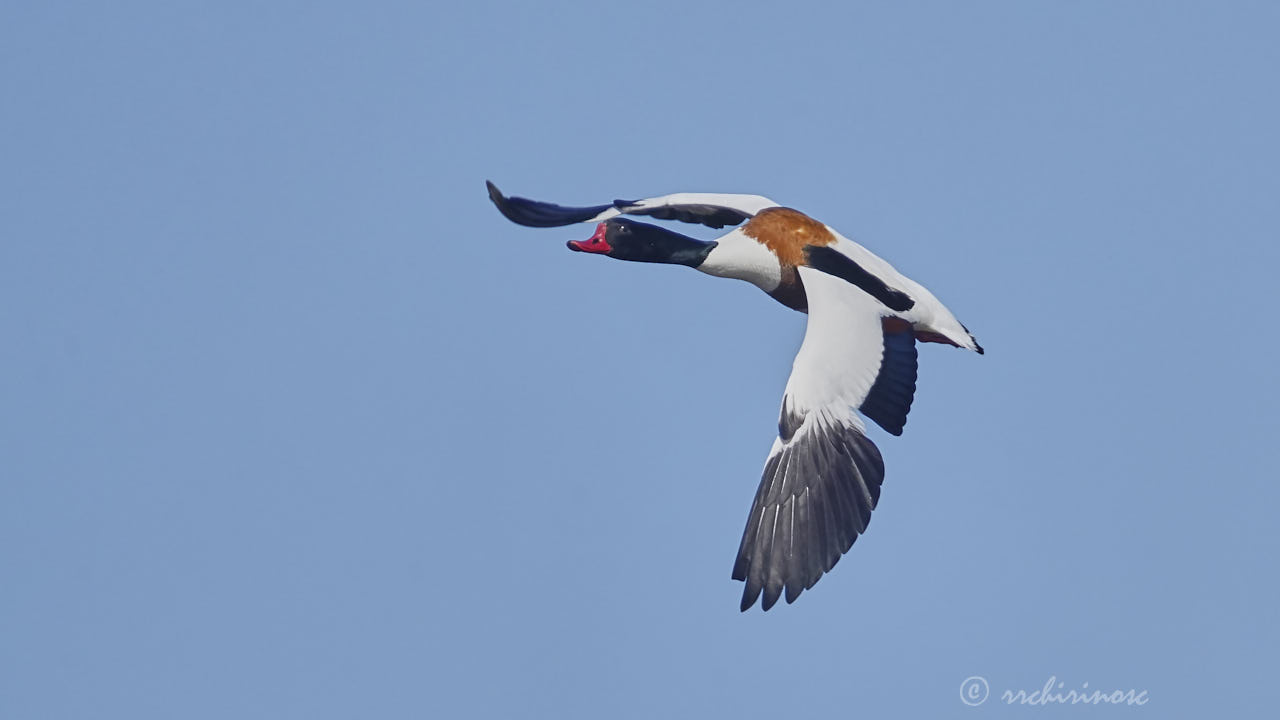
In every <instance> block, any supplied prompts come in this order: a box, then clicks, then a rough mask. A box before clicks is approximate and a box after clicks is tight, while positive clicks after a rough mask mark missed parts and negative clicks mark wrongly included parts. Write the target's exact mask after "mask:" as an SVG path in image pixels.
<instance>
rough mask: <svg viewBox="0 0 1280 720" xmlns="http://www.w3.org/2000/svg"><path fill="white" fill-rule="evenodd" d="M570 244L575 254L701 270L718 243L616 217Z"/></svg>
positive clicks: (571, 241)
mask: <svg viewBox="0 0 1280 720" xmlns="http://www.w3.org/2000/svg"><path fill="white" fill-rule="evenodd" d="M568 245H569V249H570V250H573V251H575V252H585V253H594V254H596V255H608V256H609V257H611V258H617V259H618V260H630V261H632V262H649V263H671V264H676V265H688V266H689V267H698V266H699V265H701V264H702V261H703V260H706V259H707V254H708V253H710V252H711V250H712V249H713V248H715V246H716V243H715V242H704V241H702V240H696V239H694V238H691V237H689V236H687V235H681V234H680V233H678V232H672V231H670V230H667V229H666V228H661V227H658V226H657V225H649V224H647V223H642V222H636V221H634V220H627V219H626V218H613V219H611V220H606V221H604V222H602V223H600V224H599V225H596V232H595V234H594V235H592V236H591V237H589V238H587V239H586V240H570V241H569V243H568Z"/></svg>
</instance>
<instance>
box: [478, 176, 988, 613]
mask: <svg viewBox="0 0 1280 720" xmlns="http://www.w3.org/2000/svg"><path fill="white" fill-rule="evenodd" d="M486 184H487V185H488V188H489V199H490V200H492V201H493V204H494V205H497V206H498V210H500V211H501V212H502V214H503V215H505V216H506V217H507V218H508V219H510V220H511V221H513V222H516V223H519V224H520V225H528V226H531V227H558V226H562V225H570V224H573V223H583V222H587V223H598V224H597V225H596V229H595V234H594V235H592V236H591V237H590V238H588V239H586V240H574V241H570V242H569V249H570V250H576V251H578V252H584V253H594V254H597V255H607V256H609V257H612V258H617V259H618V260H634V261H637V262H650V263H670V264H675V265H688V266H689V267H692V268H694V269H696V270H700V271H702V272H704V273H707V274H709V275H716V276H719V277H727V278H737V279H739V280H746V281H747V282H749V283H752V284H754V285H756V286H757V287H759V288H760V289H761V290H763V291H765V292H766V293H768V294H769V295H770V297H772V298H774V299H775V300H777V301H778V302H780V303H782V304H783V305H786V306H787V307H789V308H792V309H794V310H798V311H800V312H804V313H808V315H809V323H808V327H807V328H806V330H805V335H804V342H803V343H801V345H800V352H799V353H798V354H797V355H796V359H795V362H794V364H793V365H792V369H791V377H790V379H788V380H787V387H786V391H785V392H784V394H783V396H782V409H781V413H780V416H779V418H778V437H777V439H776V440H774V442H773V448H772V449H771V450H770V451H769V457H768V459H767V460H766V461H765V465H764V476H763V478H762V479H761V480H760V487H759V489H758V490H756V497H755V501H754V502H753V503H752V505H751V513H750V515H748V516H747V527H746V530H745V531H744V532H743V534H742V543H741V545H740V546H739V547H738V557H737V561H736V562H735V563H734V565H733V579H735V580H742V581H744V582H746V587H745V589H744V591H743V593H742V610H744V611H745V610H746V609H747V608H749V607H751V606H752V605H753V604H755V601H756V599H757V598H758V597H760V594H761V592H763V593H764V601H763V603H762V606H763V608H764V609H765V610H768V609H769V608H771V607H773V605H774V603H776V602H777V601H778V598H779V597H782V596H783V595H784V592H785V597H786V599H787V602H788V603H791V602H794V601H795V599H796V597H798V596H799V595H800V593H801V592H802V591H804V590H808V589H809V588H811V587H813V585H814V583H816V582H818V578H820V577H822V575H823V573H826V572H827V571H829V570H831V568H832V567H834V566H835V564H836V562H837V561H838V560H839V559H840V556H841V555H843V554H844V553H845V552H848V550H849V548H850V547H851V546H852V545H853V541H854V540H856V539H857V538H858V535H860V534H862V533H864V532H866V529H867V523H868V522H869V521H870V520H871V511H872V510H873V509H875V507H876V502H877V501H878V500H879V498H880V483H881V482H882V481H883V479H884V461H883V460H882V459H881V457H880V451H879V450H878V449H877V448H876V446H875V445H874V444H873V443H872V442H871V440H869V439H868V438H867V436H866V435H865V427H864V426H863V424H862V420H861V419H860V418H859V417H858V415H857V414H856V413H855V412H854V410H855V409H856V410H858V411H860V412H861V413H862V414H863V415H865V416H867V417H868V418H871V419H872V420H873V421H875V423H876V424H878V425H879V426H880V427H882V428H884V429H885V430H886V431H888V432H889V433H891V434H893V435H901V434H902V428H903V426H904V425H905V424H906V421H907V412H908V411H909V410H910V409H911V401H912V398H913V396H914V394H915V389H916V341H917V340H919V341H922V342H936V343H946V344H948V345H954V346H956V347H960V348H965V349H968V350H973V351H975V352H978V353H982V351H983V350H982V346H981V345H979V344H978V341H977V340H975V339H974V337H973V335H972V334H970V333H969V331H968V329H967V328H965V326H964V325H961V324H960V322H959V321H958V320H956V318H955V315H952V314H951V311H950V310H948V309H947V308H946V307H945V306H943V304H942V303H941V302H939V301H938V299H937V298H936V297H934V296H933V294H932V293H930V292H929V291H928V290H926V289H924V287H922V286H921V285H920V284H918V283H916V282H915V281H913V280H911V279H910V278H908V277H906V276H905V275H903V274H902V273H899V272H898V271H897V270H895V269H894V268H893V266H891V265H890V264H889V263H887V262H885V261H884V260H881V259H880V258H879V257H877V256H875V255H874V254H872V253H871V251H869V250H867V249H866V248H864V247H862V246H861V245H859V244H858V243H856V242H853V241H852V240H850V239H848V238H846V237H844V236H843V235H841V234H840V233H838V232H836V231H835V230H832V229H831V228H830V227H829V226H827V225H825V224H823V223H821V222H819V221H817V220H814V219H813V218H811V217H809V216H808V215H805V214H804V213H802V212H799V211H797V210H792V209H791V208H786V207H782V206H780V205H778V204H777V203H775V202H773V201H772V200H769V199H768V198H764V197H760V196H759V195H719V194H708V193H681V194H676V195H664V196H662V197H656V198H650V199H647V200H634V201H628V200H615V201H614V202H612V203H609V204H607V205H596V206H591V207H564V206H560V205H553V204H551V203H544V202H537V201H535V200H528V199H526V198H520V197H506V196H504V195H503V194H502V193H501V192H500V191H499V190H498V188H496V187H494V185H493V183H486ZM623 215H642V216H645V215H647V216H649V217H652V218H656V219H659V220H679V221H682V222H687V223H699V224H702V225H707V226H709V227H713V228H723V227H725V226H734V225H741V227H738V228H736V229H734V230H733V231H731V232H729V233H728V234H727V235H724V236H723V237H721V238H719V239H718V240H714V241H703V240H697V239H694V238H691V237H688V236H685V235H681V234H679V233H676V232H672V231H671V230H667V229H666V228H663V227H659V226H656V225H650V224H648V223H642V222H637V221H635V220H630V219H627V218H624V217H622V216H623Z"/></svg>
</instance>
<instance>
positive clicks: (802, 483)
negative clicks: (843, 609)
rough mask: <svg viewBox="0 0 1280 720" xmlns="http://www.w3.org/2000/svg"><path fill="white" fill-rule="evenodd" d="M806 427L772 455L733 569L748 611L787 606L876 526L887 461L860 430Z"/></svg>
mask: <svg viewBox="0 0 1280 720" xmlns="http://www.w3.org/2000/svg"><path fill="white" fill-rule="evenodd" d="M813 420H814V421H813V422H810V423H809V424H807V425H803V426H802V427H801V428H800V429H799V430H798V431H796V433H795V435H794V436H793V438H792V440H791V441H790V442H788V443H786V444H784V445H783V446H782V448H781V449H780V450H779V451H778V452H777V453H774V454H772V455H770V456H769V460H768V461H767V462H766V463H765V467H764V475H763V477H762V478H761V479H760V488H759V489H758V490H757V491H756V498H755V501H754V502H753V503H752V505H751V514H750V515H748V516H747V528H746V530H745V531H744V532H743V535H742V544H741V545H740V546H739V547H738V558H737V561H736V562H735V563H734V565H733V579H734V580H742V581H745V582H746V587H745V588H744V589H743V592H742V610H743V611H744V612H745V611H746V610H747V609H748V608H750V607H751V606H752V605H754V604H755V602H756V600H757V599H758V598H759V597H760V595H761V594H762V593H763V595H764V599H763V602H762V603H761V607H762V608H763V609H765V610H768V609H769V608H771V607H773V605H774V604H775V603H776V602H777V601H778V598H779V597H781V596H782V595H783V592H784V591H785V593H786V599H787V602H788V603H791V602H794V601H795V599H796V598H797V597H799V596H800V593H801V592H803V591H805V590H808V589H809V588H811V587H813V585H814V583H816V582H818V579H819V578H820V577H822V575H823V573H826V572H827V571H829V570H831V568H833V567H835V564H836V562H838V561H839V560H840V556H841V555H843V554H844V553H846V552H848V551H849V548H850V547H852V546H853V542H854V540H856V539H857V538H858V535H860V534H861V533H863V532H865V531H866V529H867V523H868V522H870V521H871V511H872V510H873V509H875V506H876V503H877V502H878V501H879V499H880V484H881V483H882V482H883V481H884V460H883V459H881V457H880V451H879V450H877V449H876V446H875V445H874V444H873V443H872V442H871V441H870V440H868V439H867V438H866V436H864V435H863V434H862V433H861V432H859V431H858V429H857V428H856V427H853V426H851V425H843V424H838V423H837V424H836V425H835V426H834V427H828V426H827V425H826V424H825V423H824V422H817V420H818V418H813Z"/></svg>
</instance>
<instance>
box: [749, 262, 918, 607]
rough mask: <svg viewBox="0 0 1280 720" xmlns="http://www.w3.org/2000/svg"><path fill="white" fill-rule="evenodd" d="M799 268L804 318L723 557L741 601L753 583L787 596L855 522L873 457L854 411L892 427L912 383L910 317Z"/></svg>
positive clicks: (879, 471) (827, 562) (861, 525)
mask: <svg viewBox="0 0 1280 720" xmlns="http://www.w3.org/2000/svg"><path fill="white" fill-rule="evenodd" d="M798 270H799V273H800V278H801V280H802V281H803V282H804V287H805V292H806V294H807V295H808V298H809V325H808V328H807V329H806V331H805V336H804V342H803V344H802V345H801V346H800V352H799V353H798V354H797V355H796V359H795V363H794V365H793V366H792V370H791V378H790V379H789V380H788V381H787V389H786V392H785V394H784V395H783V398H782V412H781V416H780V417H779V419H778V438H777V439H776V440H775V441H774V443H773V449H772V450H771V451H770V452H769V458H768V460H767V461H766V462H765V466H764V475H763V477H762V478H761V480H760V488H759V489H758V490H757V491H756V497H755V502H753V503H752V506H751V514H750V515H749V516H748V518H747V527H746V530H745V531H744V532H743V536H742V544H741V546H739V548H738V558H737V562H735V563H734V566H733V578H734V579H735V580H743V581H745V582H746V588H745V589H744V591H743V594H742V609H743V610H746V609H747V608H749V607H751V606H752V605H753V604H755V601H756V599H757V598H758V597H759V596H760V594H761V592H763V593H764V602H763V607H764V609H765V610H768V609H769V608H771V607H773V604H774V603H776V602H777V601H778V598H779V597H780V596H781V595H782V593H783V591H784V590H785V591H786V599H787V602H788V603H790V602H793V601H795V599H796V597H798V596H799V595H800V593H801V592H802V591H804V590H807V589H809V588H811V587H813V585H814V583H816V582H817V581H818V578H820V577H822V575H823V573H825V572H827V571H828V570H830V569H831V568H832V567H834V566H835V564H836V562H837V561H838V560H839V559H840V556H841V555H843V554H844V553H845V552H847V551H848V550H849V548H850V547H851V546H852V545H853V541H854V540H856V539H857V537H858V535H860V534H862V533H863V532H865V531H866V529H867V523H868V522H869V521H870V519H871V511H872V510H873V509H874V508H875V506H876V502H877V500H878V499H879V498H880V483H881V481H882V480H883V479H884V461H883V460H882V459H881V457H880V451H879V450H878V449H876V446H875V445H874V444H873V443H872V442H871V440H869V439H868V438H867V436H866V435H865V433H864V430H865V428H864V426H863V424H862V421H861V420H860V419H859V418H858V416H857V415H856V414H855V412H854V410H855V408H857V409H860V410H861V411H862V412H863V414H865V415H866V416H867V417H870V418H872V419H873V420H875V421H876V422H877V423H879V424H880V425H881V426H882V427H884V428H885V429H886V430H888V431H889V432H891V433H893V434H895V435H896V434H900V433H901V432H902V426H903V424H904V423H905V422H906V417H907V412H908V411H909V410H910V408H911V400H912V397H913V396H914V393H915V383H916V347H915V339H914V337H913V335H912V333H911V328H910V325H908V324H907V323H905V322H902V321H900V320H898V319H896V318H886V317H884V316H885V315H887V314H889V313H888V311H887V309H886V308H884V306H883V305H882V304H881V303H880V302H879V301H877V300H876V299H874V298H873V297H871V296H870V295H868V294H867V293H866V292H864V291H863V290H861V289H860V288H858V287H856V286H854V285H851V284H850V283H848V282H846V281H845V280H843V279H841V278H839V277H836V276H834V275H829V274H827V273H824V272H822V271H820V270H817V269H815V268H810V267H800V268H798Z"/></svg>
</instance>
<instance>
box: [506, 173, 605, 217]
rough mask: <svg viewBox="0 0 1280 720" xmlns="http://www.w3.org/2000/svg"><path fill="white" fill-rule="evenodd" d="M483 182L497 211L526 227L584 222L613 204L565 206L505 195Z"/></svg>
mask: <svg viewBox="0 0 1280 720" xmlns="http://www.w3.org/2000/svg"><path fill="white" fill-rule="evenodd" d="M484 184H485V186H486V187H488V188H489V199H490V200H492V201H493V204H494V205H497V206H498V211H499V212H501V213H502V214H503V215H505V216H506V217H507V219H508V220H510V221H511V222H513V223H516V224H517V225H527V226H528V227H544V228H545V227H560V226H562V225H573V224H575V223H580V222H586V221H587V220H590V219H591V218H593V217H595V216H597V215H599V214H600V213H602V212H604V211H605V210H608V209H609V208H611V207H613V205H595V206H592V207H565V206H563V205H555V204H553V203H545V202H538V201H537V200H530V199H528V198H522V197H507V196H505V195H503V194H502V191H501V190H499V189H498V188H497V186H496V185H494V184H493V183H491V182H489V181H488V180H486V181H485V182H484Z"/></svg>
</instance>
